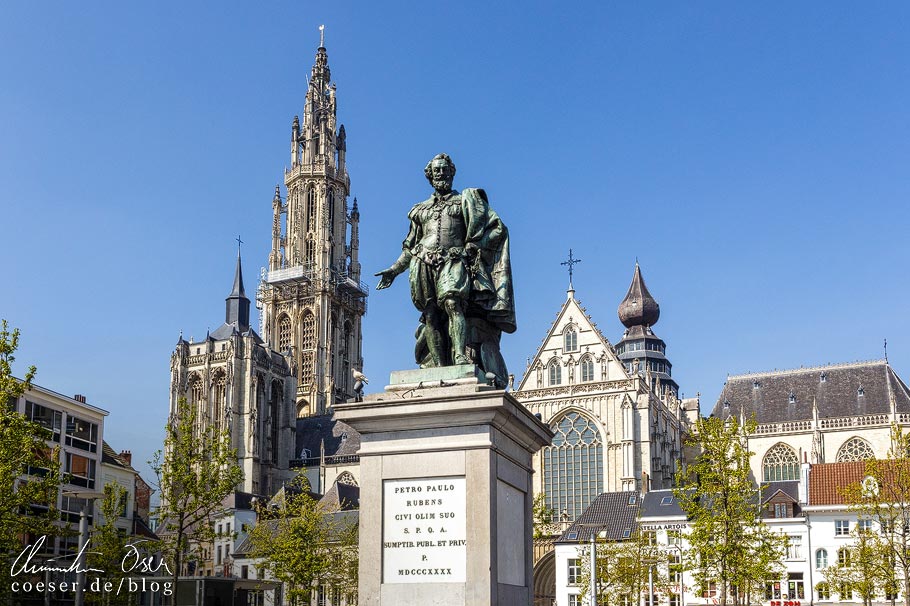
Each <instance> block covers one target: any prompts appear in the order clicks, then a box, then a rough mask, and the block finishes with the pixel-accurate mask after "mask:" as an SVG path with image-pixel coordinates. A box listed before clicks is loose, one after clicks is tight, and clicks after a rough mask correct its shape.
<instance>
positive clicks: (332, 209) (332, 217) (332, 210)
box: [326, 188, 335, 267]
mask: <svg viewBox="0 0 910 606" xmlns="http://www.w3.org/2000/svg"><path fill="white" fill-rule="evenodd" d="M328 211H329V215H328V216H327V217H326V222H327V223H328V225H329V239H330V240H332V241H334V236H335V190H333V189H332V188H329V204H328ZM334 265H335V246H334V245H333V246H330V247H329V266H330V267H333V266H334Z"/></svg>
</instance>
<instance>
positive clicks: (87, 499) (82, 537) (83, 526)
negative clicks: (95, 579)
mask: <svg viewBox="0 0 910 606" xmlns="http://www.w3.org/2000/svg"><path fill="white" fill-rule="evenodd" d="M63 496H65V497H75V498H77V499H83V501H82V510H81V511H80V512H79V551H78V552H77V557H78V561H77V562H76V596H75V598H76V604H75V606H82V605H83V604H84V600H85V591H84V589H85V587H84V585H85V553H84V550H85V544H86V543H88V508H89V506H90V505H91V506H92V507H94V506H95V499H101V498H103V497H104V493H103V492H96V491H90V490H86V491H70V490H64V491H63ZM47 595H48V596H49V595H50V594H47Z"/></svg>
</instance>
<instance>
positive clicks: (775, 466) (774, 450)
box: [762, 442, 799, 482]
mask: <svg viewBox="0 0 910 606" xmlns="http://www.w3.org/2000/svg"><path fill="white" fill-rule="evenodd" d="M762 469H763V470H764V481H765V482H779V481H781V480H796V479H798V478H799V458H798V457H797V456H796V451H795V450H793V449H792V448H790V447H789V446H787V445H786V444H784V443H783V442H778V443H777V444H775V445H774V446H772V447H771V448H769V449H768V452H767V453H765V458H764V459H762Z"/></svg>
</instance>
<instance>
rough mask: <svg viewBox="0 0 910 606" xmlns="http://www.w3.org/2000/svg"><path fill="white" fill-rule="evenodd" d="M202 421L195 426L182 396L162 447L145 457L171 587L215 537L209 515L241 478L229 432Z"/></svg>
mask: <svg viewBox="0 0 910 606" xmlns="http://www.w3.org/2000/svg"><path fill="white" fill-rule="evenodd" d="M200 421H201V422H200V423H199V424H198V426H197V413H196V407H195V406H192V405H190V404H188V403H187V401H186V399H185V398H180V400H179V401H178V402H177V410H176V412H175V414H174V415H172V417H171V419H169V421H168V424H167V426H166V427H165V437H164V452H163V453H162V451H160V450H159V451H157V452H156V453H155V455H154V456H153V458H152V460H151V461H149V465H150V466H151V468H152V471H154V473H155V476H156V477H157V479H158V490H159V495H160V496H161V503H160V505H159V506H158V510H157V515H158V520H159V527H158V536H159V537H160V538H161V542H160V546H161V551H162V555H163V556H164V558H165V562H167V563H168V565H169V567H170V570H171V575H172V580H173V582H174V585H173V587H174V588H175V589H176V587H177V578H178V576H179V575H180V574H181V572H182V569H183V566H184V564H185V563H186V560H187V558H188V557H192V556H193V555H196V552H197V551H198V550H199V549H200V545H206V544H208V543H211V541H212V540H213V539H214V537H215V531H214V528H213V525H212V521H211V520H212V516H213V515H214V514H215V513H216V512H217V511H219V510H220V509H221V508H222V502H223V501H224V499H225V497H227V496H228V495H229V494H231V492H233V491H234V490H235V488H236V486H237V485H238V484H239V483H240V482H242V481H243V470H242V469H240V466H239V465H238V464H237V453H236V451H235V450H234V449H233V448H231V436H230V434H229V433H228V431H227V430H224V431H221V430H219V429H218V428H216V427H215V426H214V425H212V424H210V423H205V422H202V421H204V420H200Z"/></svg>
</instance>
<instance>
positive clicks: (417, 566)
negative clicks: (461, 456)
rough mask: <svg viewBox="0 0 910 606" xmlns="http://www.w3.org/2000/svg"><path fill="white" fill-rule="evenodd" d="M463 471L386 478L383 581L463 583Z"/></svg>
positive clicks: (464, 511)
mask: <svg viewBox="0 0 910 606" xmlns="http://www.w3.org/2000/svg"><path fill="white" fill-rule="evenodd" d="M466 503H467V500H466V497H465V480H464V477H461V476H458V477H442V478H419V479H408V480H385V481H383V483H382V582H383V583H464V582H465V570H466V568H467V529H466V525H465V515H466V512H467V506H466Z"/></svg>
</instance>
